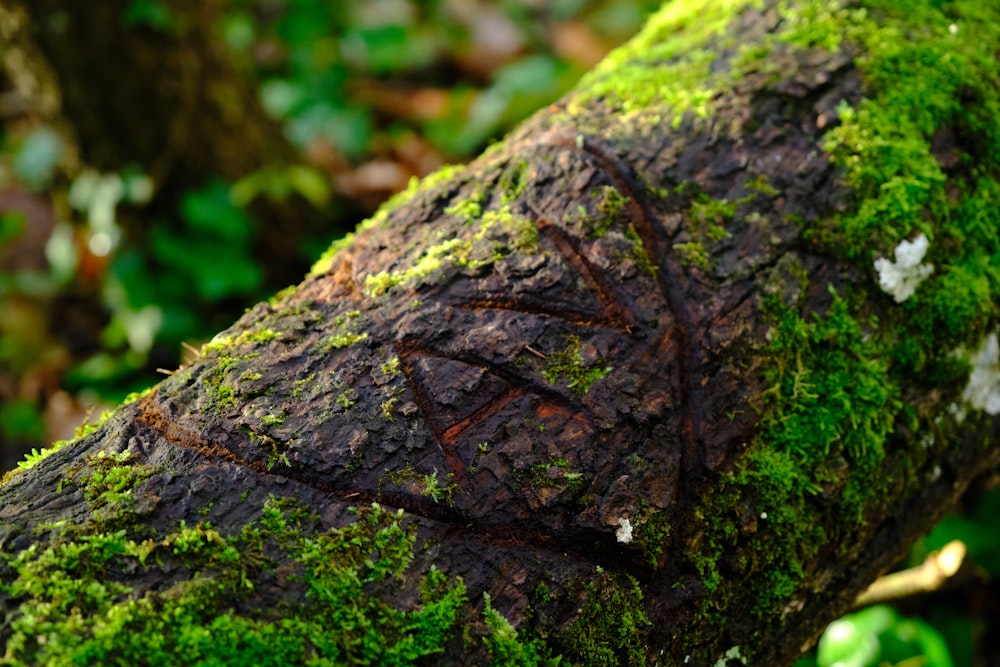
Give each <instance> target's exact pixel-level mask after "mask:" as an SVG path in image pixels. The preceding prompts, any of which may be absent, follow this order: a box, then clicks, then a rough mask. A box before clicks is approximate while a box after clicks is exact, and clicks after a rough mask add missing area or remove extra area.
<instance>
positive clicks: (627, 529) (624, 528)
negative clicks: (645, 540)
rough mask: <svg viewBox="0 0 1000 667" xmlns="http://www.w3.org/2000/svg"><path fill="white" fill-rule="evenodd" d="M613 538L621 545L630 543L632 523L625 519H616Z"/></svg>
mask: <svg viewBox="0 0 1000 667" xmlns="http://www.w3.org/2000/svg"><path fill="white" fill-rule="evenodd" d="M615 537H617V538H618V541H619V542H621V543H622V544H628V543H629V542H631V541H632V522H631V521H629V520H628V519H626V518H625V517H621V518H620V519H618V530H617V531H615Z"/></svg>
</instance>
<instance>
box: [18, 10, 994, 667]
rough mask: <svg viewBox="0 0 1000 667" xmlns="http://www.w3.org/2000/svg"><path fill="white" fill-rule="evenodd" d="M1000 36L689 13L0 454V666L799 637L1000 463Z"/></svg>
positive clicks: (988, 31) (570, 652)
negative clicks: (111, 409)
mask: <svg viewBox="0 0 1000 667" xmlns="http://www.w3.org/2000/svg"><path fill="white" fill-rule="evenodd" d="M700 5H701V6H700ZM998 31H1000V15H998V10H997V8H996V7H994V6H992V5H991V4H988V3H984V4H980V3H973V2H954V3H945V4H944V5H943V6H942V5H940V3H929V2H928V3H926V6H924V5H923V4H922V3H916V4H915V3H912V2H898V3H893V2H889V1H886V0H872V1H870V2H863V3H856V4H853V5H850V6H847V7H841V6H838V5H836V4H835V3H829V2H825V1H824V2H799V3H795V2H793V3H780V6H779V3H775V2H726V3H719V2H705V3H697V2H688V3H671V4H668V5H667V6H666V7H665V8H664V10H663V11H662V12H661V13H660V14H658V15H657V16H656V17H655V18H654V19H652V20H651V21H650V23H649V25H648V26H647V28H646V30H645V31H644V32H643V33H642V35H640V36H639V37H638V38H637V39H636V40H635V41H634V42H633V43H632V44H631V45H629V46H627V47H625V48H624V49H622V50H620V51H618V52H616V53H615V54H614V55H613V56H611V57H610V58H609V60H608V61H606V62H605V63H604V64H603V65H602V66H600V67H599V68H598V69H597V70H596V71H595V72H594V73H592V74H591V75H590V76H589V77H588V78H587V79H586V80H585V81H584V82H583V83H582V84H581V86H580V87H579V89H578V90H577V91H576V92H575V93H573V94H571V95H570V96H568V97H567V98H565V99H564V100H562V101H561V102H560V103H559V104H556V105H554V106H552V107H550V108H549V109H547V110H545V111H543V112H541V113H540V114H538V115H537V116H535V117H534V118H533V119H531V120H530V121H529V122H527V123H526V124H525V125H524V126H522V127H521V128H520V129H519V130H518V131H516V132H515V133H513V134H512V135H511V136H510V137H508V138H507V139H506V140H505V141H504V142H503V143H501V144H499V145H497V146H495V147H494V148H492V149H490V150H489V151H487V152H486V154H485V155H483V156H482V158H480V159H479V160H478V161H477V162H475V163H474V164H472V165H471V166H469V167H468V168H464V169H449V170H445V171H442V172H440V173H439V174H437V175H435V176H432V177H429V178H428V179H425V181H424V182H423V183H422V184H421V185H420V186H418V187H416V188H414V189H413V190H412V191H410V192H408V193H405V194H404V195H402V196H400V197H398V198H397V199H396V200H394V201H393V202H390V203H389V204H388V205H387V206H386V207H385V208H384V209H383V210H382V211H381V212H380V214H379V215H377V216H376V217H375V218H373V220H372V221H370V222H369V223H366V224H365V225H364V226H363V228H362V229H361V230H360V231H359V232H358V233H357V234H356V235H355V236H354V237H353V239H349V240H348V241H347V242H345V243H342V244H339V247H336V248H332V249H331V251H330V252H329V253H328V255H327V256H326V257H325V258H324V259H323V260H321V262H319V263H318V264H317V266H316V267H315V268H314V270H313V272H312V274H311V275H310V276H309V277H308V278H307V279H306V280H305V281H304V282H303V283H302V284H301V285H299V286H298V287H297V288H295V289H294V290H290V291H288V292H285V293H283V294H280V295H278V296H276V297H275V298H274V299H272V300H271V302H269V303H264V304H259V305H258V306H257V307H255V308H254V309H252V310H251V311H249V312H248V313H247V315H246V316H245V317H244V318H242V319H241V320H240V321H239V322H237V323H236V324H235V325H234V326H233V327H232V328H231V329H229V330H228V331H226V332H224V333H223V334H221V335H220V336H219V337H217V338H216V340H215V341H213V342H212V343H210V344H209V345H207V346H206V347H205V348H204V349H203V351H202V355H201V357H200V359H198V360H197V361H196V362H195V363H193V364H191V365H190V366H188V367H186V368H183V369H180V370H179V371H178V372H177V373H176V374H175V375H173V376H171V377H170V378H168V379H167V380H165V381H164V382H163V383H161V384H160V385H159V386H158V387H157V388H156V389H155V390H153V391H152V392H150V393H148V394H146V395H144V396H141V397H138V398H136V399H134V400H132V401H131V402H128V403H126V404H125V405H123V406H122V407H121V408H120V409H119V410H118V411H117V412H115V414H114V415H112V416H110V417H109V418H108V419H107V420H106V421H104V422H103V423H102V424H100V425H99V426H98V427H97V428H95V429H94V430H93V431H92V432H91V433H89V434H87V435H86V436H84V437H82V438H81V439H79V440H77V441H75V442H73V443H70V444H67V445H65V446H63V447H62V448H61V449H59V450H58V451H56V452H55V453H54V454H52V455H51V456H48V457H47V458H45V459H44V460H43V461H41V462H39V463H37V464H36V465H35V467H34V468H32V469H31V470H30V471H28V472H26V473H21V474H18V475H15V476H13V477H12V478H11V479H9V480H8V481H7V483H6V484H5V485H4V486H3V488H2V489H0V498H2V502H3V505H2V510H0V520H2V529H0V530H2V532H0V538H2V539H0V543H2V545H3V548H4V552H5V553H6V554H7V559H6V562H7V564H6V566H5V569H4V572H3V579H4V581H5V583H6V588H5V589H4V592H3V595H4V596H5V597H4V598H3V601H4V605H5V606H6V608H7V610H8V623H6V624H5V625H4V626H3V628H2V631H0V632H2V635H3V637H4V639H5V640H6V641H7V655H8V657H13V658H16V659H26V660H31V659H37V658H39V657H51V656H63V655H79V656H86V657H89V658H90V659H95V660H96V659H99V658H100V659H105V660H106V659H108V657H109V656H127V657H137V658H138V659H141V660H147V661H149V662H155V660H154V658H159V657H161V653H162V654H163V655H168V656H169V655H170V654H171V651H180V650H182V649H181V647H183V650H184V651H187V652H186V653H184V655H186V656H191V655H198V653H197V652H198V651H201V652H202V654H205V655H210V654H211V655H240V656H242V657H243V658H247V656H254V659H255V660H258V662H259V664H280V662H281V661H282V660H284V661H286V662H287V661H301V660H302V659H304V656H309V655H312V656H315V655H324V656H328V657H331V658H332V659H337V660H347V661H351V660H361V659H368V660H371V661H373V662H382V663H386V662H387V661H391V660H398V661H399V662H403V663H406V662H407V661H415V662H420V661H421V660H423V661H424V663H423V664H486V663H489V662H490V661H495V662H497V663H499V664H546V660H547V659H548V658H549V657H552V656H556V655H562V656H563V663H562V664H594V665H605V664H616V663H617V664H661V665H681V664H687V665H692V664H693V665H724V664H755V665H777V664H788V663H790V662H791V661H792V660H793V659H794V658H795V657H796V656H797V655H799V653H800V652H801V651H802V650H804V648H806V647H807V646H808V645H809V643H810V642H811V641H813V640H814V639H815V638H816V636H817V635H818V633H819V632H820V631H821V630H822V628H823V626H824V625H825V624H826V623H827V622H829V621H830V620H831V619H833V618H835V617H836V616H837V615H839V614H841V613H842V612H844V611H845V610H846V609H847V608H848V607H849V606H850V604H851V603H852V601H853V600H854V598H855V596H856V595H857V594H858V593H859V592H860V591H861V590H862V589H863V588H864V587H865V586H866V585H867V584H868V583H869V582H871V581H872V580H873V579H874V578H875V577H876V576H877V575H878V574H879V573H880V572H882V571H884V570H885V569H886V568H887V567H889V566H890V565H891V564H892V563H893V562H894V560H895V559H897V558H898V557H899V556H900V555H901V554H902V553H903V552H904V550H905V549H906V548H907V545H908V544H909V543H911V542H912V541H913V540H914V539H915V538H916V537H918V536H919V535H920V534H921V533H922V532H923V531H925V530H927V529H928V528H929V527H930V526H931V525H932V524H933V522H934V521H935V520H936V519H937V518H939V517H940V516H941V515H942V514H943V513H944V512H945V511H946V510H947V509H948V508H949V507H951V506H952V504H953V503H954V501H955V500H956V499H957V498H958V497H959V496H960V495H961V493H962V492H963V490H964V489H966V488H967V487H968V486H969V484H970V483H972V482H973V481H974V480H975V479H977V478H978V477H980V476H981V475H984V474H986V473H988V472H990V471H992V470H994V469H995V468H996V466H997V464H998V463H1000V447H997V446H996V443H997V442H998V436H1000V417H998V416H997V413H998V412H1000V387H998V386H997V384H998V376H1000V368H998V361H997V358H996V357H997V353H996V339H995V335H996V332H997V330H998V327H1000V309H998V306H997V303H998V301H1000V240H998V239H1000V212H998V211H997V207H996V202H997V201H1000V183H998V181H997V177H998V175H1000V101H998V100H1000V74H998V69H1000V65H998V62H997V58H996V53H997V52H998V49H1000V34H998ZM963 35H969V36H970V38H969V39H962V38H961V36H963ZM924 239H926V240H927V241H928V248H929V249H928V250H927V251H926V253H920V252H918V251H917V250H916V249H917V248H919V247H920V246H921V245H922V244H923V243H924ZM907 240H912V241H914V244H913V245H912V246H906V245H902V242H903V241H907ZM907 248H909V251H908V250H907ZM896 249H899V252H897V253H896V254H894V250H896ZM878 258H888V259H889V260H894V263H892V262H888V263H887V262H880V263H879V264H878V266H879V267H880V268H879V270H876V268H875V264H874V261H875V260H876V259H878ZM927 267H933V268H927ZM880 281H881V285H880ZM375 504H377V506H376V505H375ZM352 508H356V509H353V510H352ZM397 509H398V510H399V513H397V512H396V510H397ZM32 548H33V549H34V550H30V549H32ZM26 549H28V550H27V551H26ZM62 573H65V575H66V576H65V577H63V576H62ZM71 579H72V580H73V581H75V582H77V583H71V582H70V580H71ZM202 627H208V628H210V632H202V631H201V630H200V628H202ZM196 628H197V629H196ZM463 628H464V630H463ZM515 629H516V634H515ZM153 634H155V636H156V637H158V638H161V639H157V642H159V643H158V644H157V645H155V646H153V645H152V644H151V643H150V642H149V641H144V640H143V637H144V636H152V635H153ZM60 652H62V653H60ZM425 655H433V657H431V658H421V657H420V656H425ZM165 659H166V658H165ZM188 659H190V658H188ZM269 660H270V661H271V663H269V662H268V661H269Z"/></svg>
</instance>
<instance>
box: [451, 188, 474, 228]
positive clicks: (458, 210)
mask: <svg viewBox="0 0 1000 667" xmlns="http://www.w3.org/2000/svg"><path fill="white" fill-rule="evenodd" d="M444 212H445V213H447V214H448V215H453V216H455V217H456V218H458V219H460V220H462V222H464V223H465V224H467V225H471V224H472V223H474V222H475V221H476V220H478V219H479V218H481V217H482V216H483V194H482V193H481V192H475V193H473V194H472V195H471V196H469V197H468V198H466V199H460V200H458V201H457V202H455V203H454V204H452V205H451V206H449V207H448V208H446V209H445V210H444Z"/></svg>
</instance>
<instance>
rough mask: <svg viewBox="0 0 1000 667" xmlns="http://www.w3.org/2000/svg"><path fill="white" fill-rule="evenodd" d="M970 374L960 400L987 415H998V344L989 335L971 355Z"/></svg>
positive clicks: (999, 359) (999, 383)
mask: <svg viewBox="0 0 1000 667" xmlns="http://www.w3.org/2000/svg"><path fill="white" fill-rule="evenodd" d="M970 361H971V362H972V373H971V374H970V375H969V384H967V385H966V387H965V391H963V392H962V400H964V401H965V402H966V403H968V404H969V405H971V406H972V407H973V408H975V409H977V410H985V411H986V414H988V415H1000V343H998V341H997V334H996V333H995V332H994V333H991V334H990V335H988V336H987V337H986V339H985V340H983V342H982V344H981V345H980V346H979V349H978V350H976V352H975V353H974V354H973V355H972V358H971V359H970Z"/></svg>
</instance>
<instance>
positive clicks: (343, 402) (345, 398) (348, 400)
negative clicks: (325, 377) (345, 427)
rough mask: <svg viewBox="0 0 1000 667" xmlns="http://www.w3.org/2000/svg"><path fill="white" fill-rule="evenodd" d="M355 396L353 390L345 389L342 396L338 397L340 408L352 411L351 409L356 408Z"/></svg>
mask: <svg viewBox="0 0 1000 667" xmlns="http://www.w3.org/2000/svg"><path fill="white" fill-rule="evenodd" d="M353 396H354V390H353V389H350V388H348V389H345V390H344V391H342V392H340V394H338V395H337V404H338V405H339V406H340V407H342V408H344V409H345V410H350V409H351V408H353V407H354V404H355V402H356V401H355V400H354V398H353Z"/></svg>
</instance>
